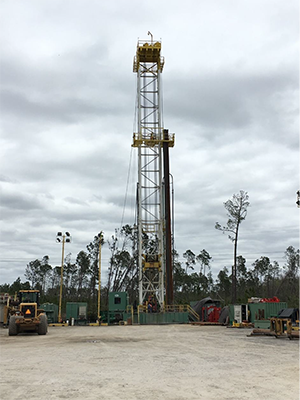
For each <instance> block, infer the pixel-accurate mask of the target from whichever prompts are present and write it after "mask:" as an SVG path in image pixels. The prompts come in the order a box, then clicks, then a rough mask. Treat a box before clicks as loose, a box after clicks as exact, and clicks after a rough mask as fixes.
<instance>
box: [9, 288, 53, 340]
mask: <svg viewBox="0 0 300 400" xmlns="http://www.w3.org/2000/svg"><path fill="white" fill-rule="evenodd" d="M39 295H40V292H39V290H20V291H19V293H18V296H17V299H16V300H9V301H8V304H7V319H8V335H9V336H16V335H17V334H18V333H22V332H36V333H38V334H39V335H46V333H47V331H48V321H47V316H46V314H45V312H44V310H42V309H40V308H39Z"/></svg>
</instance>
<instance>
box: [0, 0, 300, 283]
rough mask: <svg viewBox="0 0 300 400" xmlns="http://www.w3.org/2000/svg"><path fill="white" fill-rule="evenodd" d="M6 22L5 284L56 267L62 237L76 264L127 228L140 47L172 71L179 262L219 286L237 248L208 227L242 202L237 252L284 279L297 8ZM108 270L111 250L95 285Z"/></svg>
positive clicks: (37, 13) (67, 8)
mask: <svg viewBox="0 0 300 400" xmlns="http://www.w3.org/2000/svg"><path fill="white" fill-rule="evenodd" d="M0 7H1V10H0V12H1V21H0V23H1V32H0V33H1V34H0V37H1V54H0V58H1V143H0V152H1V170H0V183H1V254H0V267H1V270H0V283H4V282H6V283H11V282H13V281H14V280H15V279H16V278H17V277H18V276H20V277H21V279H22V280H24V279H25V278H24V275H23V273H24V270H25V267H26V265H27V263H28V262H30V261H31V260H34V259H36V258H38V259H41V258H42V257H43V256H44V255H48V256H49V257H50V264H51V265H52V266H56V265H59V264H60V258H61V247H60V246H59V245H58V244H57V243H55V237H56V233H57V232H58V231H63V232H65V231H69V232H70V233H71V235H72V243H71V244H68V245H66V253H69V252H70V253H72V261H73V262H75V259H76V255H77V254H78V252H79V251H80V250H85V249H86V245H87V244H88V243H89V242H90V241H92V240H93V237H94V236H95V235H96V234H97V233H98V232H99V231H100V230H102V231H104V235H105V239H106V240H107V239H109V237H110V236H111V235H112V234H113V233H114V230H115V228H119V227H120V226H121V223H122V221H123V224H126V223H129V224H133V223H134V215H135V211H134V204H135V190H136V189H135V188H136V181H137V150H136V149H132V148H131V143H132V134H133V131H134V129H135V100H136V74H134V73H133V72H132V62H133V56H134V55H135V51H136V44H137V40H138V38H139V39H141V40H147V39H150V37H149V36H148V35H147V32H148V31H151V32H152V34H153V36H154V39H158V40H159V39H161V40H162V55H163V56H164V57H165V67H164V71H163V74H162V82H163V105H164V106H163V111H164V113H163V119H164V126H165V128H167V129H169V131H170V132H172V133H175V137H176V139H175V140H176V144H175V147H174V148H173V149H171V150H170V157H171V173H172V174H173V176H174V188H175V244H176V248H177V251H178V252H179V254H180V258H181V259H183V258H182V254H183V252H184V251H185V250H187V249H191V250H192V251H193V252H194V253H196V254H199V252H200V251H201V250H202V249H206V250H207V251H208V252H209V253H210V254H211V256H212V257H213V262H212V269H213V272H214V275H215V276H216V274H217V273H218V271H219V270H220V269H222V268H223V267H224V266H227V267H230V266H231V264H232V253H233V246H232V243H231V242H230V241H229V239H228V238H227V236H226V235H223V234H222V233H221V232H220V231H217V230H216V229H215V228H214V226H215V222H216V221H218V222H220V223H221V224H224V225H225V224H226V222H227V216H226V211H225V209H224V205H223V203H224V202H225V201H227V200H228V199H230V198H231V197H232V195H233V194H234V193H238V192H239V191H240V190H244V191H247V192H248V194H249V196H250V199H249V200H250V203H251V207H250V208H249V210H248V216H247V218H246V220H245V221H244V222H243V223H242V225H241V230H240V239H239V244H238V254H239V255H243V256H244V257H245V258H246V259H247V266H248V267H250V266H251V264H252V263H253V262H254V261H255V260H256V259H257V258H259V257H260V256H268V257H270V259H271V261H274V260H277V261H278V262H279V263H280V264H281V265H282V264H283V263H284V251H285V249H286V248H287V247H288V246H290V245H292V246H294V247H296V248H298V247H299V235H298V226H299V210H298V209H297V207H296V203H295V202H296V192H297V190H298V189H299V163H298V161H299V158H298V157H299V146H298V141H299V136H298V128H299V125H298V99H299V93H298V55H299V48H298V38H299V20H298V15H299V10H298V7H299V6H298V1H296V0H289V1H283V0H226V1H224V0H210V1H207V0H206V1H205V0H186V1H184V2H182V1H179V0H172V2H171V1H162V0H160V1H158V0H152V1H151V2H146V1H135V0H118V1H116V0H110V1H98V0H94V1H91V0H84V1H83V0H82V1H80V0H72V1H62V0H27V1H23V0H22V1H17V0H2V1H1V6H0ZM130 160H131V162H130ZM129 166H130V168H129ZM129 170H130V174H128V171H129ZM127 182H128V190H127V191H126V187H127ZM126 193H127V201H126V208H125V211H124V213H123V209H124V201H125V194H126ZM123 214H124V215H123ZM108 257H109V253H108V250H107V248H106V247H105V246H104V249H103V260H102V266H103V271H104V273H105V270H106V269H107V266H108Z"/></svg>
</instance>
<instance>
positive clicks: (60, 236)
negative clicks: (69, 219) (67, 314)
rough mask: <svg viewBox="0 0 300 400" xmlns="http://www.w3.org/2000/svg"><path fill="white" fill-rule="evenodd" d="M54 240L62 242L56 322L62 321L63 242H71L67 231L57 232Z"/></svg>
mask: <svg viewBox="0 0 300 400" xmlns="http://www.w3.org/2000/svg"><path fill="white" fill-rule="evenodd" d="M56 242H57V243H61V244H62V251H61V268H60V291H59V308H58V322H59V323H61V322H62V317H61V304H62V288H63V277H64V254H65V243H69V242H71V235H70V233H69V232H66V233H64V234H62V232H57V235H56Z"/></svg>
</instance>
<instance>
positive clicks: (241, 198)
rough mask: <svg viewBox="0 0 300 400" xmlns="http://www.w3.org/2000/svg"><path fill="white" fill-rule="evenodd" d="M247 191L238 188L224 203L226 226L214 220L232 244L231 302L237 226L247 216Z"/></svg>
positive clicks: (235, 267)
mask: <svg viewBox="0 0 300 400" xmlns="http://www.w3.org/2000/svg"><path fill="white" fill-rule="evenodd" d="M248 199H249V196H248V193H247V192H244V191H243V190H240V193H238V194H234V195H233V196H232V199H230V200H227V201H226V202H225V203H224V207H225V209H226V210H227V216H228V221H227V225H226V226H221V225H220V224H219V222H216V225H215V228H216V229H218V230H220V231H222V232H223V233H225V232H226V233H228V238H229V239H230V240H231V241H232V242H233V244H234V250H233V266H232V302H233V303H235V302H236V269H237V243H238V236H239V227H240V224H241V222H242V221H244V219H245V218H246V216H247V208H248V206H249V205H250V203H249V201H248Z"/></svg>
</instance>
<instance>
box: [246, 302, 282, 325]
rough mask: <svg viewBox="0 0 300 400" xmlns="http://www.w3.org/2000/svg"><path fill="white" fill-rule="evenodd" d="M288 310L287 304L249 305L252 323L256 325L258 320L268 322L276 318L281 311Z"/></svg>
mask: <svg viewBox="0 0 300 400" xmlns="http://www.w3.org/2000/svg"><path fill="white" fill-rule="evenodd" d="M283 308H287V303H286V302H279V303H249V304H248V309H249V311H250V322H252V323H254V322H255V321H258V320H266V319H269V318H271V317H276V316H277V315H278V314H279V312H280V310H282V309H283Z"/></svg>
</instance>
